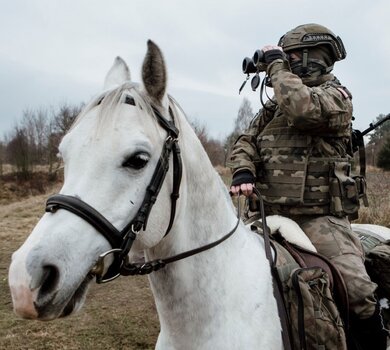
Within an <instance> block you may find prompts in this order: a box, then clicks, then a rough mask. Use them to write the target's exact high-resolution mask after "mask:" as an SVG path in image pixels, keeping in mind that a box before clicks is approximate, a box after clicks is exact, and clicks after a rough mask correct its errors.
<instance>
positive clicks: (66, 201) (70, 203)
mask: <svg viewBox="0 0 390 350" xmlns="http://www.w3.org/2000/svg"><path fill="white" fill-rule="evenodd" d="M125 103H128V104H133V103H134V101H133V100H132V99H127V98H126V100H125ZM153 112H154V114H155V116H156V119H157V121H158V123H159V125H160V126H161V127H162V128H163V129H165V130H166V131H167V133H168V135H167V137H166V139H165V142H164V145H163V148H162V151H161V156H160V159H159V161H158V163H157V165H156V168H155V170H154V173H153V176H152V179H151V181H150V183H149V185H148V187H147V188H146V193H145V197H144V199H143V201H142V204H141V206H140V208H139V209H138V212H137V214H136V215H135V216H134V218H133V219H132V220H131V221H130V222H129V223H128V224H127V225H126V226H125V227H124V228H123V229H122V230H121V231H119V230H117V229H116V228H115V227H114V226H113V225H112V224H111V223H110V222H109V221H108V220H107V219H106V218H105V217H104V216H103V215H102V214H100V213H99V212H98V211H97V210H96V209H94V208H93V207H91V206H90V205H89V204H87V203H86V202H84V201H83V200H81V199H80V198H78V197H75V196H69V195H64V194H55V195H53V196H51V197H49V198H48V200H47V202H46V209H45V210H46V212H50V213H55V212H56V211H57V210H58V209H64V210H67V211H69V212H71V213H73V214H75V215H77V216H78V217H80V218H81V219H83V220H85V221H86V222H88V223H89V224H90V225H91V226H93V227H94V228H95V229H96V230H97V231H98V232H99V233H100V234H101V235H103V236H104V237H105V238H106V239H107V241H108V242H109V243H110V245H111V247H112V249H110V250H108V251H107V252H105V253H103V254H101V255H100V256H99V258H98V260H97V262H96V265H95V266H94V267H93V268H92V270H91V271H90V274H92V275H94V276H96V282H97V283H105V282H109V281H112V280H114V279H115V278H117V277H119V276H120V275H123V276H129V275H144V274H149V273H151V272H153V271H157V270H159V269H161V268H163V267H164V266H166V265H167V264H170V263H172V262H175V261H178V260H181V259H184V258H187V257H190V256H192V255H195V254H198V253H200V252H203V251H205V250H208V249H211V248H213V247H215V246H217V245H218V244H220V243H222V242H223V241H225V240H226V239H228V238H229V237H230V236H231V235H232V234H233V233H234V232H235V231H236V230H237V227H238V225H239V222H240V210H238V213H237V223H236V224H235V226H234V227H233V229H232V230H231V231H229V232H228V233H227V234H225V235H224V236H223V237H222V238H220V239H218V240H216V241H214V242H211V243H209V244H206V245H204V246H201V247H199V248H195V249H192V250H189V251H186V252H183V253H180V254H177V255H173V256H170V257H167V258H163V259H156V260H152V261H148V262H144V263H131V262H129V260H128V254H129V252H130V249H131V247H132V245H133V243H134V241H135V239H136V238H137V234H138V233H139V232H140V231H141V230H145V229H146V225H147V221H148V218H149V214H150V212H151V209H152V207H153V205H154V203H155V202H156V199H157V196H158V194H159V192H160V189H161V187H162V184H163V183H164V180H165V177H166V174H167V172H168V170H169V161H170V155H171V154H173V188H172V193H171V214H170V220H169V224H168V228H167V230H166V233H165V236H166V235H167V234H168V233H169V232H170V230H171V228H172V225H173V223H174V220H175V215H176V204H177V199H178V198H179V192H180V184H181V178H182V161H181V156H180V147H179V145H178V137H179V130H178V129H177V128H176V126H175V123H174V115H173V113H172V110H171V109H169V112H170V115H171V119H172V120H168V119H167V118H165V117H164V116H163V115H162V114H161V113H160V112H159V110H158V109H157V108H154V107H153ZM165 236H164V237H165ZM107 256H111V257H112V259H113V261H112V263H111V264H110V266H109V267H108V269H107V271H106V272H105V273H104V271H105V270H106V268H105V259H106V257H107Z"/></svg>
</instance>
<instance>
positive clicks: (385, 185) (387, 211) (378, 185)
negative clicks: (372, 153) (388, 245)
mask: <svg viewBox="0 0 390 350" xmlns="http://www.w3.org/2000/svg"><path fill="white" fill-rule="evenodd" d="M367 186H368V203H369V207H367V208H366V207H362V208H361V209H360V211H359V219H358V220H357V221H356V222H358V223H364V224H376V225H382V226H386V227H389V228H390V172H379V171H375V172H370V173H368V174H367Z"/></svg>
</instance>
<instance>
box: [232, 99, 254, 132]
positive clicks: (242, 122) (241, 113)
mask: <svg viewBox="0 0 390 350" xmlns="http://www.w3.org/2000/svg"><path fill="white" fill-rule="evenodd" d="M252 119H253V110H252V105H251V103H250V101H249V100H248V99H247V98H246V97H244V99H243V100H242V102H241V105H240V108H239V109H238V113H237V118H236V119H235V121H234V130H233V132H234V133H236V134H241V133H242V132H243V131H244V130H246V129H248V127H249V125H250V123H251V121H252Z"/></svg>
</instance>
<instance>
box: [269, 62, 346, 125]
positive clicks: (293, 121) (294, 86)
mask: <svg viewBox="0 0 390 350" xmlns="http://www.w3.org/2000/svg"><path fill="white" fill-rule="evenodd" d="M268 74H269V75H270V77H271V81H272V86H273V88H274V93H275V98H276V100H277V102H278V105H279V107H280V109H281V110H282V112H283V113H284V114H285V115H286V116H287V119H288V123H289V125H290V126H294V127H296V128H298V129H303V130H311V129H319V130H324V129H327V130H330V131H331V130H337V129H339V128H340V127H344V126H345V125H344V124H346V123H344V121H345V120H347V119H350V118H351V116H352V102H351V99H350V96H348V95H347V94H346V93H345V91H342V89H340V88H336V87H335V86H332V85H329V84H323V85H320V86H315V87H308V86H306V85H305V84H303V82H302V79H301V78H300V77H298V76H297V75H295V74H293V73H292V72H291V71H290V68H289V64H288V62H285V61H283V60H280V59H279V60H275V61H274V62H272V63H271V64H270V65H269V67H268ZM336 115H337V117H335V116H336ZM337 120H338V121H339V122H340V123H342V124H343V125H339V124H340V123H339V122H338V121H337Z"/></svg>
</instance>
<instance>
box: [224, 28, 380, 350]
mask: <svg viewBox="0 0 390 350" xmlns="http://www.w3.org/2000/svg"><path fill="white" fill-rule="evenodd" d="M262 52H263V55H264V56H263V57H264V58H263V60H264V62H263V64H264V67H265V68H264V69H265V70H266V72H267V74H268V76H269V83H268V85H272V87H273V89H274V94H275V96H274V99H273V100H269V101H267V102H266V103H265V104H264V108H263V109H261V110H260V111H259V112H258V113H257V115H256V116H255V118H254V119H253V121H252V123H251V125H250V127H249V129H248V130H247V131H246V132H245V133H244V134H242V135H241V136H240V137H239V138H238V140H237V142H236V143H235V145H234V148H233V150H232V154H231V159H230V167H231V168H232V172H233V180H232V184H231V192H232V193H233V194H238V193H239V192H242V193H243V194H244V195H246V196H251V195H252V193H253V190H252V189H253V186H256V187H257V189H259V190H260V192H261V194H262V197H263V200H264V203H265V211H266V214H279V215H283V216H287V217H289V218H291V219H293V220H295V221H296V222H297V223H298V224H299V225H300V226H301V228H302V229H303V231H304V232H305V233H306V235H307V236H308V237H309V238H310V240H311V241H312V243H313V245H314V246H315V247H316V249H317V251H318V252H319V253H320V254H322V255H324V256H326V257H327V258H329V259H330V260H331V262H332V263H333V264H334V265H335V266H336V267H337V268H338V269H339V271H340V273H341V275H342V277H343V279H344V281H345V284H346V287H347V294H348V299H349V310H350V321H351V331H352V334H353V335H354V337H355V338H356V339H357V342H358V343H359V345H360V347H361V349H378V350H380V349H386V340H387V335H386V332H385V331H384V330H383V329H382V323H381V316H380V309H379V306H378V304H377V300H376V297H375V290H376V288H377V285H376V284H375V283H374V282H372V281H371V279H370V277H369V276H368V274H367V272H366V269H365V266H364V254H363V250H362V246H361V243H360V241H359V239H358V237H357V236H356V235H355V234H354V233H353V231H352V229H351V225H350V222H349V219H348V217H349V218H356V216H357V212H358V209H359V198H360V197H361V193H360V192H361V186H360V182H361V181H364V179H362V178H359V177H358V178H353V177H352V176H351V173H350V171H351V162H350V160H351V158H352V150H351V131H352V128H351V121H352V95H351V93H350V92H349V91H348V89H347V88H346V87H345V86H343V85H341V83H340V82H339V80H338V79H337V78H335V76H334V75H333V74H331V71H332V69H333V65H334V63H335V62H336V61H340V60H343V59H344V58H345V57H346V51H345V49H344V45H343V43H342V41H341V39H340V37H338V36H336V35H335V34H334V33H333V32H332V31H330V30H329V29H328V28H326V27H324V26H321V25H318V24H306V25H301V26H298V27H296V28H294V29H292V30H291V31H289V32H287V33H286V34H285V35H284V36H282V38H281V39H280V41H279V43H278V45H277V46H273V45H269V46H265V47H263V49H262Z"/></svg>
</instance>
